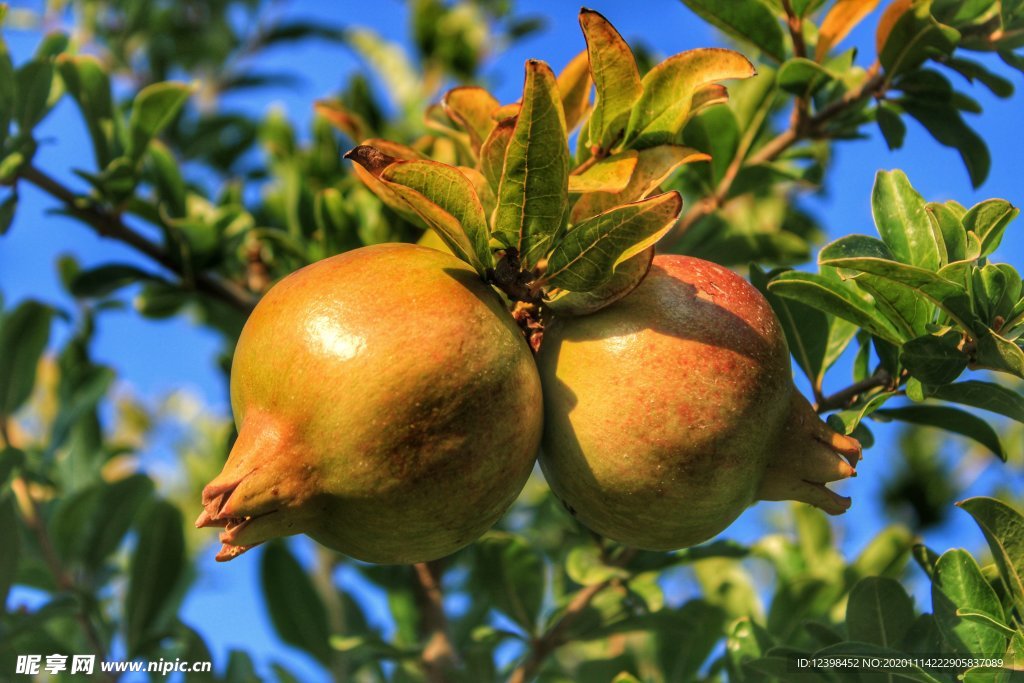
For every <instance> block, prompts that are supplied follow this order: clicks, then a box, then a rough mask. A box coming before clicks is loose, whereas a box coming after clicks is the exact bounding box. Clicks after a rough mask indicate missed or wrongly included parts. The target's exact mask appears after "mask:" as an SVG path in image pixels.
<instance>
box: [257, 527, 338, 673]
mask: <svg viewBox="0 0 1024 683" xmlns="http://www.w3.org/2000/svg"><path fill="white" fill-rule="evenodd" d="M260 583H261V584H262V586H263V595H264V596H265V598H266V603H267V611H268V612H269V613H270V620H271V621H272V622H273V624H274V629H275V630H276V631H277V633H278V635H279V636H281V640H283V641H284V642H286V643H288V644H289V645H293V646H295V647H297V648H299V649H301V650H305V651H306V652H308V653H309V654H311V655H312V656H313V657H315V658H316V659H317V660H319V661H320V662H321V663H324V664H326V663H328V662H329V661H330V658H331V644H330V637H331V628H330V625H329V623H328V620H327V610H326V609H325V608H324V604H323V600H322V599H321V598H320V596H319V595H318V594H317V592H316V588H314V586H313V583H312V581H310V578H309V575H308V574H306V571H305V570H304V569H303V568H302V565H300V564H299V562H298V560H296V559H295V557H294V556H293V555H292V554H291V552H290V551H289V550H288V546H287V545H286V544H285V543H284V542H283V541H274V542H272V543H268V544H267V547H266V550H264V552H263V558H262V560H261V562H260Z"/></svg>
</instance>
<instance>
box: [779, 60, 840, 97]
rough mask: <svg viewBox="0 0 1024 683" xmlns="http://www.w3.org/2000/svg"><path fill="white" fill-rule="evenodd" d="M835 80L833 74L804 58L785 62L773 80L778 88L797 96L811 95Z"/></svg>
mask: <svg viewBox="0 0 1024 683" xmlns="http://www.w3.org/2000/svg"><path fill="white" fill-rule="evenodd" d="M835 79H836V75H835V74H834V73H832V72H831V71H829V70H828V69H827V68H826V67H824V66H822V65H821V64H819V63H818V62H815V61H813V60H810V59H807V58H806V57H794V58H792V59H788V60H786V61H785V62H784V63H783V64H782V66H780V67H779V70H778V72H777V73H776V74H775V80H776V82H777V83H778V84H779V87H780V88H782V89H783V90H785V91H786V92H788V93H790V94H792V95H798V96H802V95H805V94H809V93H813V92H814V91H815V90H817V89H818V88H820V87H822V86H823V85H825V84H826V83H828V82H829V81H832V80H835Z"/></svg>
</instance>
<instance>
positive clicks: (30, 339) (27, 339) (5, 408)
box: [0, 300, 53, 416]
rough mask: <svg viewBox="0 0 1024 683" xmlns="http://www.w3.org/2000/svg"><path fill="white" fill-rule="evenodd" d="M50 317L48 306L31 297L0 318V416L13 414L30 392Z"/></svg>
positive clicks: (47, 336) (44, 343) (51, 312)
mask: <svg viewBox="0 0 1024 683" xmlns="http://www.w3.org/2000/svg"><path fill="white" fill-rule="evenodd" d="M52 319H53V309H52V308H50V307H49V306H45V305H43V304H41V303H39V302H38V301H31V300H29V301H25V302H23V303H21V304H20V305H19V306H18V307H17V308H15V309H14V310H13V311H10V312H8V313H7V314H6V315H5V316H4V317H3V318H0V416H8V415H11V414H13V413H14V411H15V410H17V409H18V408H19V407H21V404H23V403H24V402H25V401H27V400H28V397H29V395H30V394H31V393H32V387H33V385H34V384H35V381H36V366H37V365H38V364H39V358H40V356H42V355H43V351H44V350H45V349H46V344H47V342H48V341H49V339H50V321H51V320H52Z"/></svg>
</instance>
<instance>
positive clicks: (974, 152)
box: [900, 98, 992, 188]
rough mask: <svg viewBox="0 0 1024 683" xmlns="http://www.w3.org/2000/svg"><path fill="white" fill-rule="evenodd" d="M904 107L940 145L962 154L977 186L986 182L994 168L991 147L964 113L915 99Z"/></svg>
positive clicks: (942, 105)
mask: <svg viewBox="0 0 1024 683" xmlns="http://www.w3.org/2000/svg"><path fill="white" fill-rule="evenodd" d="M900 105H901V106H902V107H903V109H904V111H906V112H907V114H909V115H910V116H912V117H913V118H915V119H916V120H917V121H918V123H920V124H921V125H922V126H924V127H925V129H926V130H927V131H928V132H929V133H930V134H931V136H932V137H933V138H935V141H936V142H938V143H939V144H941V145H944V146H946V147H951V148H953V149H955V150H956V151H957V152H959V153H960V158H961V159H962V160H963V162H964V166H965V167H966V168H967V174H968V175H969V176H970V179H971V185H972V186H973V187H975V188H977V187H980V186H981V184H982V183H984V182H985V179H986V178H987V177H988V172H989V169H990V168H991V166H992V158H991V155H990V154H989V151H988V146H987V145H986V144H985V141H984V140H983V139H982V138H981V137H980V136H979V135H978V134H977V133H975V132H974V130H973V129H971V128H970V127H969V126H968V125H967V124H966V123H964V120H963V118H962V117H961V116H960V112H959V111H957V109H956V108H955V107H954V106H953V105H951V104H946V103H943V102H935V101H933V100H931V99H928V100H923V99H922V100H918V99H913V98H905V99H902V100H901V101H900Z"/></svg>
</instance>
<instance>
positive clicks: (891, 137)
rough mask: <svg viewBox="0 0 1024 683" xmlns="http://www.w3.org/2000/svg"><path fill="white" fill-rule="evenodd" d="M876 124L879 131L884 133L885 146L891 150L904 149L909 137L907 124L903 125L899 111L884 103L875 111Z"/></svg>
mask: <svg viewBox="0 0 1024 683" xmlns="http://www.w3.org/2000/svg"><path fill="white" fill-rule="evenodd" d="M875 122H876V123H878V129H879V130H880V131H882V137H883V138H885V144H886V145H887V146H888V147H889V149H891V150H895V149H900V148H901V147H903V140H904V138H906V136H907V124H905V123H903V119H902V118H900V114H899V111H898V110H897V109H896V108H895V107H894V106H893V105H892V104H889V103H888V102H882V103H881V104H879V105H878V108H877V109H875Z"/></svg>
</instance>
